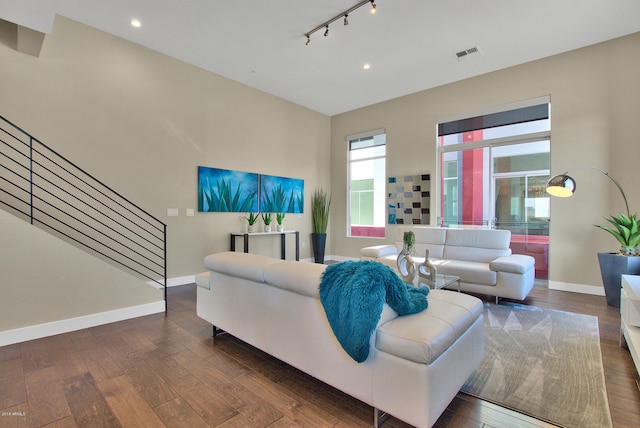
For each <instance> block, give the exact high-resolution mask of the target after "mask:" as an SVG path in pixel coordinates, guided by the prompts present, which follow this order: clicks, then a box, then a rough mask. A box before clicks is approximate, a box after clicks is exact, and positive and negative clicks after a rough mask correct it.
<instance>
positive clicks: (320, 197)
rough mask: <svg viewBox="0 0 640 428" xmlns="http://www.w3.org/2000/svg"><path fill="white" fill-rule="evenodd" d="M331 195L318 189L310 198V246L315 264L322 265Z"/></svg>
mask: <svg viewBox="0 0 640 428" xmlns="http://www.w3.org/2000/svg"><path fill="white" fill-rule="evenodd" d="M330 206H331V195H330V194H329V192H327V191H326V190H325V189H323V188H318V189H316V190H315V191H314V192H313V195H312V196H311V221H312V223H313V233H312V234H311V244H312V247H313V257H314V261H315V262H316V263H324V250H325V246H326V242H327V225H328V223H329V208H330Z"/></svg>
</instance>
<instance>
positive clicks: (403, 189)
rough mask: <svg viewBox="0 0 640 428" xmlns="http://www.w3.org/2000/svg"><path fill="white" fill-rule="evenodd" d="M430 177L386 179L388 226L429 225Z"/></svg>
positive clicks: (408, 176) (411, 176)
mask: <svg viewBox="0 0 640 428" xmlns="http://www.w3.org/2000/svg"><path fill="white" fill-rule="evenodd" d="M430 189H431V175H430V174H419V175H401V176H397V177H389V178H388V179H387V198H388V209H389V221H388V223H389V224H429V222H430V218H429V214H430V213H429V206H430V204H431V198H430Z"/></svg>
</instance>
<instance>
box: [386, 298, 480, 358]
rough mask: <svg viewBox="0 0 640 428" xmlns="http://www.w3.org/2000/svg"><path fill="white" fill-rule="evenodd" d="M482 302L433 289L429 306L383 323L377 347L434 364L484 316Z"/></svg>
mask: <svg viewBox="0 0 640 428" xmlns="http://www.w3.org/2000/svg"><path fill="white" fill-rule="evenodd" d="M482 312H483V307H482V302H481V301H480V300H478V299H477V298H475V297H472V296H469V295H466V294H462V293H456V292H453V291H448V290H431V292H430V293H429V307H428V308H427V309H426V310H424V311H422V312H419V313H417V314H413V315H406V316H402V317H397V318H394V319H392V320H391V321H388V322H386V323H384V324H382V325H380V326H379V327H378V329H377V331H376V348H377V349H379V350H380V351H383V352H386V353H388V354H392V355H395V356H397V357H400V358H404V359H407V360H410V361H413V362H416V363H420V364H431V363H432V362H433V361H435V360H436V359H437V358H438V357H439V356H440V355H441V354H442V353H443V352H444V351H446V350H447V349H448V348H449V347H450V346H451V345H452V344H453V343H454V342H455V341H456V340H458V338H459V337H460V336H461V335H462V334H464V332H465V331H467V329H468V328H469V327H470V326H471V325H472V324H473V323H474V322H475V321H476V320H477V319H478V318H479V317H480V316H482Z"/></svg>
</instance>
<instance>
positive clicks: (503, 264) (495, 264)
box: [489, 254, 535, 274]
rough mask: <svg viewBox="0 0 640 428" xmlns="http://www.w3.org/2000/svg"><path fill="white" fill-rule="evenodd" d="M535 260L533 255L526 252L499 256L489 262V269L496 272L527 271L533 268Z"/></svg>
mask: <svg viewBox="0 0 640 428" xmlns="http://www.w3.org/2000/svg"><path fill="white" fill-rule="evenodd" d="M534 264H535V260H534V259H533V257H531V256H526V255H524V254H512V255H510V256H504V257H498V258H497V259H495V260H494V261H492V262H491V263H489V269H491V270H492V271H494V272H509V273H521V274H523V273H526V272H528V271H529V270H530V269H533V266H534Z"/></svg>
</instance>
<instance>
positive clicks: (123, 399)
mask: <svg viewBox="0 0 640 428" xmlns="http://www.w3.org/2000/svg"><path fill="white" fill-rule="evenodd" d="M168 294H169V314H168V316H167V317H165V316H164V314H158V315H151V316H146V317H141V318H137V319H133V320H128V321H122V322H118V323H113V324H108V325H104V326H99V327H94V328H89V329H84V330H80V331H76V332H72V333H67V334H62V335H57V336H52V337H48V338H44V339H39V340H34V341H30V342H24V343H21V344H15V345H10V346H5V347H0V427H2V428H4V427H51V428H53V427H93V426H96V427H97V426H104V427H147V426H148V427H220V428H231V427H256V428H262V427H270V428H285V427H286V428H291V427H337V428H345V427H369V426H371V424H372V420H373V410H372V409H371V407H369V406H367V405H365V404H363V403H361V402H359V401H357V400H355V399H353V398H351V397H349V396H347V395H345V394H343V393H341V392H339V391H337V390H335V389H334V388H331V387H329V386H327V385H325V384H323V383H322V382H319V381H317V380H315V379H313V378H311V377H310V376H307V375H305V374H304V373H302V372H300V371H298V370H296V369H294V368H292V367H290V366H287V365H286V364H284V363H281V362H280V361H278V360H276V359H274V358H272V357H270V356H269V355H266V354H264V353H263V352H260V351H258V350H256V349H255V348H252V347H251V346H249V345H247V344H244V343H243V342H241V341H239V340H237V339H235V338H234V337H232V336H229V335H222V336H219V337H217V338H216V342H215V345H214V344H213V341H212V338H211V326H210V325H209V324H207V323H206V322H204V321H202V320H200V319H199V318H198V317H197V316H196V314H195V286H194V285H185V286H180V287H173V288H170V289H169V290H168ZM525 303H526V304H531V305H536V306H539V307H545V308H552V309H561V310H566V311H572V312H579V313H584V314H590V315H596V316H598V319H599V323H600V340H601V346H602V356H603V362H604V370H605V377H606V383H607V392H608V397H609V403H610V408H611V413H612V417H613V423H614V427H615V428H631V427H634V428H637V427H639V426H640V392H639V391H638V389H637V387H636V384H635V382H636V378H637V373H636V371H635V367H634V366H633V362H632V360H631V357H630V355H629V353H628V351H626V350H625V349H622V348H620V347H619V346H618V340H619V325H620V324H619V315H618V311H617V310H616V309H615V308H610V307H607V305H606V302H605V299H604V297H597V296H587V295H581V294H575V293H567V292H562V291H553V290H548V289H547V288H546V287H545V286H544V285H538V286H536V287H534V291H533V292H532V293H531V295H530V296H529V297H528V298H527V299H526V301H525ZM382 426H383V427H387V428H406V427H408V425H406V424H405V423H403V422H401V421H399V420H398V419H395V418H393V417H390V418H388V419H387V420H386V421H385V422H384V424H383V425H382ZM550 426H551V425H548V424H545V423H543V422H540V421H536V420H534V419H531V418H529V417H526V416H523V415H519V414H517V413H515V412H512V411H509V410H507V409H503V408H501V407H499V406H496V405H493V404H491V403H487V402H484V401H482V400H478V399H476V398H474V397H470V396H467V395H465V394H462V393H461V394H458V396H457V397H456V398H455V399H454V400H453V402H452V403H451V404H450V405H449V407H448V408H447V410H446V411H445V412H444V414H443V415H442V417H441V418H440V419H439V420H438V422H437V424H436V427H438V428H445V427H449V428H451V427H456V428H459V427H463V428H464V427H474V428H475V427H483V428H489V427H495V428H502V427H508V428H512V427H523V428H528V427H550Z"/></svg>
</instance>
